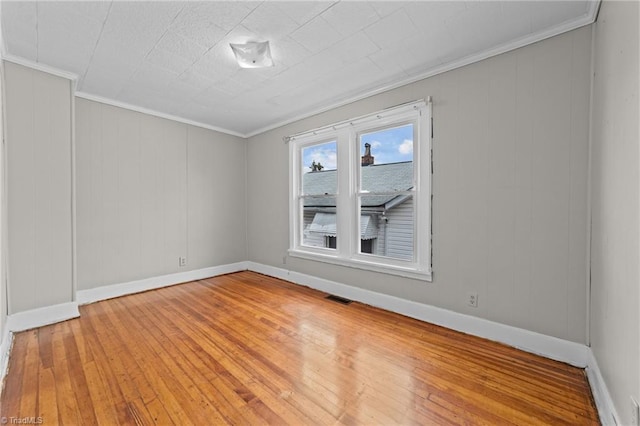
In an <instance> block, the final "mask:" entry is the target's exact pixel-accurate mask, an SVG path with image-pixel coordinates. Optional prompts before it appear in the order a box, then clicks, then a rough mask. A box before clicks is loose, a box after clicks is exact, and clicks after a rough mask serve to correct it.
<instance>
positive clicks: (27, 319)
mask: <svg viewBox="0 0 640 426" xmlns="http://www.w3.org/2000/svg"><path fill="white" fill-rule="evenodd" d="M79 316H80V312H79V311H78V303H77V302H67V303H60V304H58V305H52V306H45V307H44V308H37V309H30V310H28V311H23V312H18V313H17V314H12V315H9V316H8V317H7V327H8V328H9V331H11V332H14V333H15V332H17V331H24V330H30V329H32V328H36V327H42V326H44V325H49V324H54V323H57V322H61V321H66V320H68V319H72V318H77V317H79Z"/></svg>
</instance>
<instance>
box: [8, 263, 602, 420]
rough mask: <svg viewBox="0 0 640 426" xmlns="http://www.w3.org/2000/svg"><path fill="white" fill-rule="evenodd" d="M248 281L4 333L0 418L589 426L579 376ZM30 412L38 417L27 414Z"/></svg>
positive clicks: (421, 326) (283, 286)
mask: <svg viewBox="0 0 640 426" xmlns="http://www.w3.org/2000/svg"><path fill="white" fill-rule="evenodd" d="M324 296H326V295H325V294H323V293H321V292H317V291H315V290H311V289H307V288H304V287H299V286H296V285H294V284H290V283H287V282H284V281H281V280H278V279H274V278H269V277H266V276H263V275H259V274H256V273H252V272H240V273H236V274H231V275H226V276H220V277H216V278H211V279H207V280H202V281H196V282H192V283H187V284H182V285H177V286H173V287H168V288H164V289H160V290H154V291H150V292H146V293H140V294H136V295H131V296H126V297H122V298H118V299H112V300H108V301H103V302H99V303H95V304H91V305H87V306H83V307H81V308H80V311H81V314H82V315H81V317H80V318H78V319H74V320H70V321H66V322H63V323H59V324H54V325H51V326H47V327H42V328H39V329H36V330H31V331H27V332H23V333H19V334H17V335H16V337H15V343H14V347H13V352H12V355H11V359H10V370H9V374H8V376H7V379H6V383H5V387H4V390H3V392H2V398H1V401H0V402H1V404H2V405H1V406H0V413H1V415H2V416H4V417H7V418H8V419H9V421H11V418H16V419H20V418H24V417H36V419H34V420H42V423H43V424H45V425H47V424H67V425H91V424H105V425H113V424H162V425H167V424H181V425H183V424H197V425H212V424H224V423H229V424H265V423H269V424H278V425H280V424H293V425H302V424H329V425H332V424H345V425H347V424H384V425H388V424H491V425H493V424H520V425H531V424H553V425H558V424H598V420H597V419H598V417H597V413H596V410H595V408H594V404H593V400H592V398H591V394H590V390H589V386H588V384H587V381H586V378H585V374H584V372H583V371H582V370H580V369H577V368H573V367H570V366H568V365H565V364H562V363H559V362H554V361H550V360H548V359H544V358H540V357H537V356H534V355H531V354H527V353H524V352H521V351H518V350H516V349H513V348H510V347H507V346H504V345H500V344H497V343H493V342H489V341H486V340H483V339H479V338H476V337H472V336H469V335H465V334H461V333H458V332H454V331H451V330H448V329H445V328H441V327H437V326H434V325H431V324H426V323H423V322H420V321H417V320H413V319H410V318H406V317H403V316H401V315H397V314H393V313H389V312H386V311H383V310H380V309H376V308H372V307H370V306H366V305H362V304H359V303H356V302H354V303H351V304H350V305H342V304H339V303H336V302H333V301H329V300H326V299H324ZM38 417H40V419H37V418H38Z"/></svg>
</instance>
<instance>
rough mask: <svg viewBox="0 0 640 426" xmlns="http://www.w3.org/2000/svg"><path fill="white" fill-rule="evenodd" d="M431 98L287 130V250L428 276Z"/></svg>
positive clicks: (330, 260)
mask: <svg viewBox="0 0 640 426" xmlns="http://www.w3.org/2000/svg"><path fill="white" fill-rule="evenodd" d="M430 126H431V105H430V102H429V103H427V102H424V101H420V102H413V103H411V104H406V105H402V106H399V107H394V108H390V109H387V110H383V111H380V112H376V113H374V114H370V115H367V116H363V117H359V118H356V119H352V120H349V121H345V122H341V123H336V124H334V125H331V126H327V127H324V128H321V129H315V130H313V131H310V132H306V133H303V134H299V135H294V136H292V137H290V138H288V139H287V140H288V142H289V153H290V162H291V173H290V200H289V202H290V249H289V253H290V255H292V256H297V257H303V258H307V259H313V260H319V261H323V262H329V263H335V264H340V265H345V266H351V267H356V268H363V269H369V270H373V271H377V272H386V273H390V274H396V275H401V276H407V277H411V278H419V279H426V280H431V137H430V136H431V127H430Z"/></svg>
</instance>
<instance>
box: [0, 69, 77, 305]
mask: <svg viewBox="0 0 640 426" xmlns="http://www.w3.org/2000/svg"><path fill="white" fill-rule="evenodd" d="M5 83H6V87H5V89H6V90H5V93H6V118H7V123H6V127H7V128H6V135H7V140H6V144H7V148H6V154H7V206H8V211H7V215H8V218H7V219H8V271H7V273H8V282H9V284H8V286H9V294H8V298H9V314H14V313H17V312H21V311H25V310H29V309H34V308H40V307H44V306H50V305H55V304H59V303H65V302H70V301H72V300H73V285H72V252H71V250H72V234H71V82H70V81H69V80H67V79H64V78H61V77H56V76H53V75H51V74H47V73H43V72H40V71H36V70H33V69H31V68H26V67H23V66H21V65H16V64H13V63H10V62H5Z"/></svg>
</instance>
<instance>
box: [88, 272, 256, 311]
mask: <svg viewBox="0 0 640 426" xmlns="http://www.w3.org/2000/svg"><path fill="white" fill-rule="evenodd" d="M246 270H247V262H237V263H230V264H227V265H220V266H212V267H209V268H202V269H196V270H193V271H187V272H178V273H175V274H169V275H161V276H159V277H152V278H144V279H142V280H136V281H129V282H126V283H121V284H112V285H106V286H103V287H97V288H92V289H90V290H79V291H78V292H77V293H76V299H77V300H78V303H79V304H80V305H86V304H88V303H93V302H98V301H100V300H106V299H112V298H114V297H120V296H126V295H128V294H134V293H141V292H143V291H148V290H153V289H156V288H162V287H168V286H171V285H176V284H180V283H186V282H189V281H195V280H201V279H204V278H210V277H215V276H217V275H224V274H230V273H232V272H238V271H246Z"/></svg>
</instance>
